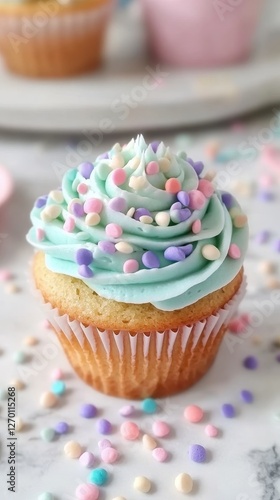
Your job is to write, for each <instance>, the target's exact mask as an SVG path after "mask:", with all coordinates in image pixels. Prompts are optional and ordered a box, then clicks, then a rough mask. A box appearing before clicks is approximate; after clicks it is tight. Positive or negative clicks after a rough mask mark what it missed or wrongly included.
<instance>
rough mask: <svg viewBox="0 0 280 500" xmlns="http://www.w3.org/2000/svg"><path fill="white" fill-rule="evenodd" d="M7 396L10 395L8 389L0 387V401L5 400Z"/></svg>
mask: <svg viewBox="0 0 280 500" xmlns="http://www.w3.org/2000/svg"><path fill="white" fill-rule="evenodd" d="M12 387H13V386H12ZM7 396H8V392H7V389H0V401H4V400H5V399H7Z"/></svg>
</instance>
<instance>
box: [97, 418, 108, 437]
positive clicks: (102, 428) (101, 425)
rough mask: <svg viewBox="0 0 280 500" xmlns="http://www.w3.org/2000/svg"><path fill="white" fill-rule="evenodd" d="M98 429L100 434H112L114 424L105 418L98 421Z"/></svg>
mask: <svg viewBox="0 0 280 500" xmlns="http://www.w3.org/2000/svg"><path fill="white" fill-rule="evenodd" d="M96 428H97V431H98V432H99V433H100V434H111V432H112V424H111V422H109V420H106V419H105V418H101V419H100V420H98V422H97V424H96Z"/></svg>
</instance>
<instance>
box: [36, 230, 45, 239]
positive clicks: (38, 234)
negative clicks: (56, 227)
mask: <svg viewBox="0 0 280 500" xmlns="http://www.w3.org/2000/svg"><path fill="white" fill-rule="evenodd" d="M45 235H46V234H45V231H43V229H40V228H38V229H36V238H37V240H38V241H43V240H44V238H45Z"/></svg>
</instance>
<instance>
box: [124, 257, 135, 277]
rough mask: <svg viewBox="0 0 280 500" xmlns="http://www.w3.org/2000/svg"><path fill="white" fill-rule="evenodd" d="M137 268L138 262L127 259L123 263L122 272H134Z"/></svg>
mask: <svg viewBox="0 0 280 500" xmlns="http://www.w3.org/2000/svg"><path fill="white" fill-rule="evenodd" d="M138 269H139V264H138V262H137V260H135V259H129V260H127V261H126V262H125V263H124V265H123V272H124V273H126V274H130V273H136V272H137V271H138Z"/></svg>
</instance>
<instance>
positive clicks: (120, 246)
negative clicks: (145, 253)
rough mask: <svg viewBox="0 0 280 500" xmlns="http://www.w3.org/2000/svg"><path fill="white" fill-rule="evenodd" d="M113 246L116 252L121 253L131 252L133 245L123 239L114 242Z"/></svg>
mask: <svg viewBox="0 0 280 500" xmlns="http://www.w3.org/2000/svg"><path fill="white" fill-rule="evenodd" d="M115 248H116V250H117V251H118V252H121V253H132V252H133V247H132V246H131V245H130V244H129V243H126V242H125V241H120V242H119V243H116V244H115Z"/></svg>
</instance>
